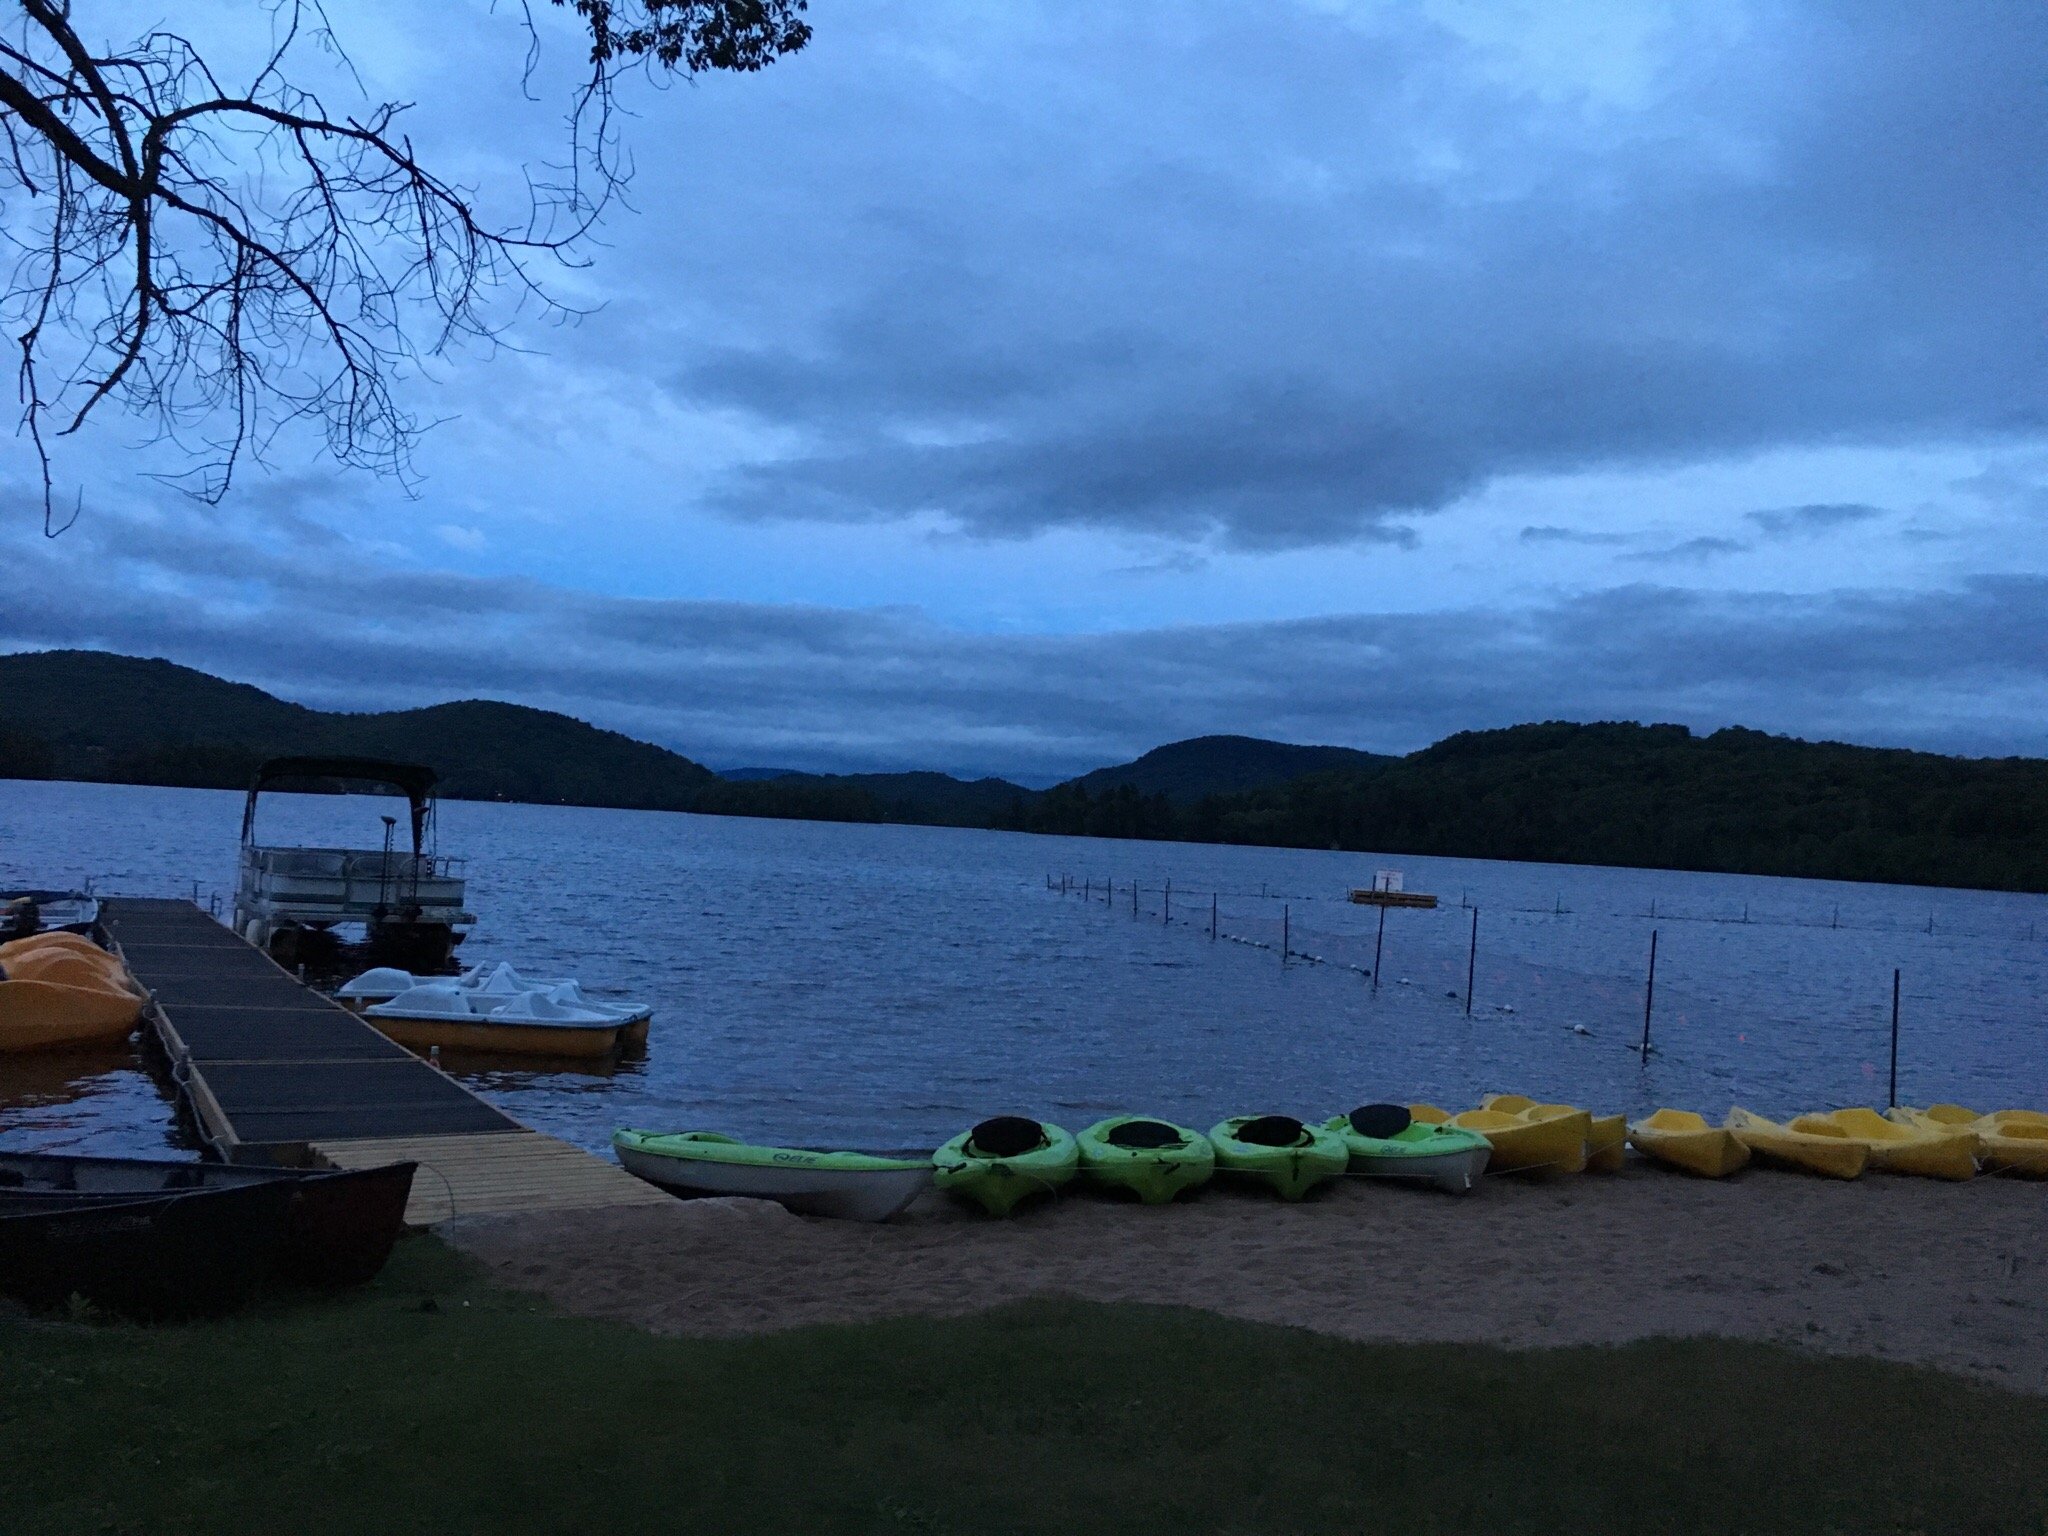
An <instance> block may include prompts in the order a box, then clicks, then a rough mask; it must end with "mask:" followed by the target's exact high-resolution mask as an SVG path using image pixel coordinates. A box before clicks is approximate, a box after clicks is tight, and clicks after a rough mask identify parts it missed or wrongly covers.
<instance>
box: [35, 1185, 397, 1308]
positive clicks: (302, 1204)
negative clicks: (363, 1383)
mask: <svg viewBox="0 0 2048 1536" xmlns="http://www.w3.org/2000/svg"><path fill="white" fill-rule="evenodd" d="M417 1167H418V1164H416V1163H390V1164H387V1165H386V1166H384V1167H382V1168H361V1169H300V1168H265V1167H259V1166H256V1165H254V1164H248V1163H198V1162H171V1161H167V1160H162V1159H155V1158H139V1157H64V1156H58V1155H56V1154H52V1153H41V1152H0V1216H5V1215H11V1214H16V1213H32V1212H36V1211H48V1210H59V1209H78V1208H82V1207H86V1206H91V1205H114V1204H120V1203H123V1202H131V1201H136V1200H150V1199H154V1198H157V1197H159V1196H164V1195H176V1194H182V1193H186V1192H191V1191H199V1190H223V1189H247V1188H250V1187H252V1186H254V1185H258V1184H276V1185H281V1186H283V1187H284V1188H285V1189H286V1190H287V1191H288V1192H289V1193H290V1194H291V1196H292V1201H291V1210H290V1217H289V1220H288V1223H287V1225H286V1229H285V1243H284V1249H283V1251H282V1253H280V1254H279V1255H278V1272H279V1274H280V1275H281V1276H282V1277H284V1278H285V1279H288V1280H293V1281H296V1282H298V1283H299V1284H301V1285H361V1284H363V1283H364V1282H365V1281H368V1280H370V1279H371V1278H373V1277H374V1276H375V1275H376V1273H377V1271H378V1270H380V1269H382V1268H383V1267H384V1261H385V1260H386V1259H387V1258H389V1257H390V1255H391V1245H392V1244H393V1243H395V1242H396V1241H397V1240H398V1234H399V1232H400V1231H401V1230H403V1228H404V1226H405V1203H406V1200H407V1199H408V1198H409V1197H410V1195H411V1193H412V1177H413V1172H414V1170H415V1169H416V1168H417Z"/></svg>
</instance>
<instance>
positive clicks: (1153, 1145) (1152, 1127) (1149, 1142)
mask: <svg viewBox="0 0 2048 1536" xmlns="http://www.w3.org/2000/svg"><path fill="white" fill-rule="evenodd" d="M1102 1139H1103V1140H1104V1141H1106V1142H1108V1143H1109V1144H1110V1145H1111V1146H1113V1147H1136V1148H1139V1149H1141V1150H1156V1149H1158V1148H1160V1147H1178V1146H1180V1145H1182V1144H1183V1143H1184V1142H1186V1140H1187V1138H1186V1137H1185V1136H1183V1135H1181V1133H1180V1132H1179V1131H1177V1130H1175V1129H1174V1128H1173V1127H1172V1126H1170V1125H1168V1124H1167V1123H1166V1122H1165V1121H1163V1120H1126V1121H1125V1122H1124V1123H1123V1124H1122V1125H1119V1126H1116V1127H1114V1128H1112V1129H1111V1130H1109V1131H1106V1132H1104V1133H1103V1137H1102Z"/></svg>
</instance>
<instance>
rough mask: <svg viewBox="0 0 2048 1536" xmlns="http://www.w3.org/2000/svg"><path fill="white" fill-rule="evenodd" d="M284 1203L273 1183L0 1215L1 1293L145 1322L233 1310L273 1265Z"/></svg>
mask: <svg viewBox="0 0 2048 1536" xmlns="http://www.w3.org/2000/svg"><path fill="white" fill-rule="evenodd" d="M292 1195H293V1191H292V1187H291V1185H290V1184H289V1183H286V1182H283V1181H280V1180H275V1179H273V1180H266V1181H264V1182H262V1183H258V1184H246V1185H241V1186H238V1187H227V1188H220V1189H201V1190H191V1191H187V1192H185V1193H182V1194H171V1195H159V1196H157V1197H155V1198H154V1199H146V1200H118V1201H88V1202H85V1203H83V1204H78V1205H74V1206H71V1207H69V1208H65V1209H57V1210H39V1211H30V1212H17V1213H15V1214H13V1215H4V1216H0V1293H4V1294H6V1295H9V1296H12V1297H14V1298H15V1299H16V1300H19V1301H24V1302H27V1303H28V1304H29V1305H31V1306H41V1307H53V1306H63V1305H65V1304H66V1303H68V1302H69V1300H70V1298H71V1297H73V1296H78V1297H82V1298H83V1299H84V1300H86V1301H88V1302H91V1303H92V1304H93V1305H95V1306H97V1307H102V1308H104V1309H106V1310H108V1311H111V1312H118V1313H120V1314H122V1315H123V1316H126V1317H135V1318H140V1319H142V1320H144V1321H157V1320H160V1319H170V1318H181V1317H201V1316H211V1315H215V1314H218V1313H221V1312H228V1311H232V1310H233V1309H234V1308H236V1307H238V1306H240V1305H242V1304H243V1303H244V1302H246V1301H247V1300H249V1298H250V1297H251V1296H252V1295H254V1294H255V1292H256V1290H257V1289H258V1288H259V1287H260V1286H261V1285H262V1284H263V1282H264V1281H265V1280H266V1279H267V1278H269V1276H270V1273H271V1271H272V1269H273V1268H274V1266H275V1265H276V1262H277V1259H278V1256H279V1253H280V1251H281V1250H282V1248H283V1246H284V1241H285V1230H286V1223H287V1221H288V1220H289V1217H290V1213H291V1206H292Z"/></svg>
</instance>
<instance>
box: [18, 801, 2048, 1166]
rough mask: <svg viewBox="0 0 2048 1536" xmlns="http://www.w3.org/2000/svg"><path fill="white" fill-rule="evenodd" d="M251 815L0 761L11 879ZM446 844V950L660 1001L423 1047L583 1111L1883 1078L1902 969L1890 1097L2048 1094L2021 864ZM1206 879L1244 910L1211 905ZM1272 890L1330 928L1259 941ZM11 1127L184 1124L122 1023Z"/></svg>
mask: <svg viewBox="0 0 2048 1536" xmlns="http://www.w3.org/2000/svg"><path fill="white" fill-rule="evenodd" d="M390 808H391V804H390V802H383V801H374V800H368V799H361V798H354V797H350V798H341V797H313V796H284V797H279V798H278V800H277V803H276V806H275V809H274V810H273V809H272V802H271V801H270V800H269V799H268V798H266V800H265V812H266V815H265V821H264V823H263V826H262V828H261V829H260V830H261V832H262V834H263V838H264V840H265V841H273V842H308V843H324V844H328V845H330V846H331V845H335V844H339V843H350V844H353V845H355V846H364V847H373V846H376V844H377V842H378V840H379V838H380V837H381V835H382V829H381V825H380V824H379V822H378V820H377V817H378V815H379V813H380V812H383V811H387V810H389V809H390ZM240 814H241V797H240V796H239V795H236V794H230V793H220V792H213V791H203V790H170V789H144V788H133V787H125V786H114V785H88V784H63V783H28V782H21V781H0V886H7V885H67V884H73V883H84V882H85V881H87V880H90V881H91V882H92V883H93V885H94V887H95V888H96V889H98V890H100V891H102V892H108V893H128V894H132V895H155V896H161V895H172V894H181V895H189V894H191V892H192V891H193V888H194V885H195V882H196V885H197V889H198V894H199V899H200V901H201V902H202V904H204V903H205V902H207V901H208V900H210V899H211V898H212V897H214V896H215V895H216V894H218V896H219V899H220V901H221V902H222V904H223V906H225V904H226V902H227V899H228V895H229V892H230V889H231V885H232V879H233V869H234V856H235V845H236V838H237V834H238V826H239V818H240ZM440 846H441V850H442V851H443V852H444V853H449V854H454V855H457V856H460V857H463V858H466V860H467V874H468V876H469V880H470V905H471V908H472V909H473V910H474V911H476V912H477V913H478V914H479V916H480V919H481V921H480V922H479V923H478V925H477V929H476V932H475V934H474V936H473V937H472V938H471V940H470V941H469V943H468V944H467V945H466V946H465V948H464V951H463V956H464V958H465V959H466V960H499V959H505V960H511V961H513V962H514V963H515V964H517V965H518V966H519V967H520V968H522V969H524V970H527V971H530V972H533V973H536V974H541V975H564V974H566V975H574V976H578V977H580V978H582V980H583V981H584V983H585V984H586V986H589V987H593V988H595V989H597V990H601V991H603V992H605V993H609V994H611V995H614V996H631V997H638V998H645V999H648V1000H651V1001H652V1002H653V1003H654V1004H655V1005H656V1007H657V1009H658V1012H657V1013H656V1015H655V1019H654V1027H653V1032H652V1037H651V1040H650V1044H649V1049H648V1051H647V1053H646V1055H645V1056H644V1058H641V1059H637V1060H628V1061H622V1062H620V1063H619V1064H618V1065H617V1066H616V1067H614V1068H612V1069H610V1070H607V1071H603V1072H591V1071H575V1070H568V1071H560V1070H549V1071H535V1070H531V1069H530V1068H521V1067H518V1066H516V1065H512V1064H508V1063H505V1062H502V1061H498V1062H493V1061H489V1060H464V1059H459V1058H450V1059H448V1060H447V1061H446V1062H444V1065H446V1066H447V1067H448V1068H449V1069H450V1070H451V1071H453V1072H454V1073H455V1074H456V1075H457V1076H459V1077H461V1078H462V1079H463V1080H464V1081H465V1082H467V1083H469V1084H470V1085H471V1086H473V1087H475V1088H477V1089H479V1090H481V1091H482V1092H484V1093H485V1094H486V1095H488V1096H490V1097H492V1098H493V1099H495V1100H497V1101H498V1102H499V1103H501V1104H502V1105H504V1106H505V1107H506V1108H507V1109H508V1110H510V1111H511V1113H513V1114H514V1115H516V1116H518V1117H519V1118H521V1119H523V1120H525V1121H526V1122H528V1123H529V1124H532V1125H535V1126H538V1127H540V1128H542V1129H545V1130H548V1131H552V1132H554V1133H556V1134H558V1135H561V1136H564V1137H567V1138H568V1139H570V1140H572V1141H576V1142H579V1143H581V1144H582V1145H584V1146H588V1147H592V1148H602V1147H603V1146H605V1145H606V1143H607V1141H608V1138H609V1136H610V1133H611V1131H612V1130H613V1128H614V1127H616V1126H621V1125H637V1126H649V1127H659V1128H666V1129H683V1128H702V1129H716V1130H723V1131H727V1132H729V1133H732V1134H735V1135H739V1136H745V1137H750V1138H757V1139H777V1140H784V1141H790V1142H803V1143H813V1144H824V1143H834V1144H841V1145H851V1146H870V1147H910V1146H932V1145H936V1144H937V1143H938V1142H939V1141H941V1140H942V1139H944V1138H945V1137H947V1136H949V1135H951V1134H953V1133H954V1132H955V1131H957V1130H959V1129H961V1128H962V1127H963V1126H965V1125H967V1124H969V1123H971V1122H972V1121H974V1120H976V1119H979V1118H981V1117H983V1116H986V1115H989V1114H993V1113H998V1112H1002V1111H1017V1112H1022V1113H1028V1114H1034V1115H1037V1116H1040V1117H1042V1118H1049V1119H1054V1120H1058V1121H1060V1122H1062V1123H1065V1124H1067V1125H1068V1126H1070V1127H1078V1126H1080V1125H1082V1124H1086V1123H1088V1122H1089V1121H1092V1120H1094V1119H1096V1118H1099V1117H1100V1116H1102V1115H1106V1114H1109V1113H1112V1112H1115V1111H1119V1110H1127V1109H1128V1110H1144V1111H1147V1112H1151V1113H1155V1114H1161V1115H1165V1116H1168V1117H1170V1118H1173V1119H1176V1120H1179V1121H1183V1122H1185V1123H1188V1124H1192V1125H1196V1126H1202V1127H1206V1126H1207V1125H1209V1124H1211V1123H1212V1122H1213V1121H1215V1120H1217V1119H1219V1118H1221V1117H1222V1116H1224V1115H1226V1114H1236V1113H1245V1112H1250V1111H1267V1110H1274V1111H1283V1112H1287V1113H1293V1114H1298V1115H1302V1116H1304V1117H1307V1116H1311V1115H1313V1116H1318V1117H1320V1116H1323V1115H1327V1114H1330V1113H1333V1112H1335V1111H1337V1110H1340V1109H1348V1108H1349V1107H1351V1106H1352V1105H1353V1104H1356V1103H1359V1102H1362V1101H1366V1100H1372V1099H1395V1100H1406V1099H1410V1098H1423V1099H1430V1100H1434V1101H1436V1102H1438V1103H1442V1104H1445V1105H1448V1106H1451V1107H1461V1106H1465V1105H1469V1104H1471V1103H1474V1102H1476V1101H1477V1099H1478V1096H1479V1095H1480V1094H1482V1093H1485V1092H1492V1091H1508V1090H1512V1091H1519V1092H1525V1093H1530V1094H1533V1095H1536V1096H1538V1097H1541V1098H1548V1099H1558V1100H1569V1101H1573V1102H1579V1103H1589V1104H1593V1105H1596V1106H1599V1107H1601V1108H1603V1109H1625V1110H1628V1111H1631V1112H1634V1111H1641V1110H1647V1109H1650V1108H1652V1107H1655V1106H1657V1105H1659V1104H1671V1105H1678V1106H1684V1107H1690V1108H1697V1109H1700V1110H1702V1111H1705V1112H1708V1113H1711V1114H1714V1115H1718V1114H1719V1113H1720V1112H1721V1111H1723V1110H1725V1109H1726V1107H1727V1106H1728V1105H1729V1104H1730V1103H1731V1102H1740V1103H1743V1104H1745V1105H1748V1106H1749V1107H1751V1108H1754V1109H1758V1110H1761V1111H1763V1112H1766V1113H1771V1112H1783V1113H1789V1112H1794V1111H1798V1110H1802V1109H1808V1108H1818V1107H1825V1106H1830V1105H1841V1104H1850V1103H1869V1102H1876V1103H1880V1104H1881V1103H1883V1102H1884V1098H1885V1091H1886V1072H1887V1069H1888V1060H1887V1056H1888V1048H1889V1032H1890V1013H1891V988H1892V971H1893V969H1894V968H1895V967H1896V968H1898V969H1899V970H1900V971H1901V972H1902V1020H1903V1022H1902V1029H1901V1044H1900V1055H1899V1088H1900V1096H1901V1098H1903V1099H1906V1100H1907V1101H1909V1102H1917V1101H1924V1100H1929V1099H1953V1100H1957V1101H1960V1102H1963V1103H1968V1104H1975V1105H1978V1106H1980V1107H1987V1108H1988V1107H1995V1106H2008V1105H2022V1104H2024V1105H2041V1106H2048V1017H2044V1014H2048V1008H2044V998H2048V901H2044V900H2043V899H2042V898H2040V897H2033V896H2014V895H2000V894H1994V893H1988V892H1974V891H1954V890H1925V889H1918V888H1904V887H1892V886H1868V885H1841V884H1832V883H1827V882H1819V881H1795V880H1775V879H1763V878H1748V877H1736V876H1720V875H1692V874H1677V873H1671V872H1668V871H1639V870H1613V869H1598V868H1588V867H1578V866H1558V865H1536V864H1497V863H1487V862H1481V861H1472V860H1452V859H1423V858H1415V857H1406V856H1385V857H1375V856H1371V855H1354V854H1336V853H1317V852H1303V851H1293V850H1281V849H1257V848H1220V847H1206V846H1197V845H1191V844H1180V843H1121V842H1104V841H1100V840H1091V839H1072V838H1048V837H1031V836H1026V835H1023V834H1012V833H997V832H973V831H958V830H951V829H943V828H925V827H862V826H837V825H830V824H826V823H816V822H785V821H758V820H745V819H739V818H721V817H702V816H684V815H667V814H657V813H642V812H632V811H599V810H580V809H570V808H564V807H548V806H523V805H488V804H470V803H462V802H450V803H447V804H445V805H443V806H442V807H441V834H440ZM1380 868H1398V869H1400V870H1402V871H1403V872H1404V873H1405V876H1406V881H1407V888H1408V889H1409V890H1412V891H1417V890H1419V891H1432V892H1435V893H1436V894H1438V895H1439V896H1440V897H1442V898H1443V900H1444V902H1445V905H1444V906H1443V907H1442V908H1440V909H1439V910H1437V911H1434V912H1414V911H1396V912H1393V913H1391V914H1390V915H1389V917H1388V919H1387V923H1386V931H1385V939H1384V943H1385V950H1384V958H1383V963H1382V965H1381V976H1380V983H1381V984H1380V985H1379V986H1378V987H1377V988H1375V987H1374V986H1373V984H1372V982H1371V981H1370V980H1369V979H1368V978H1367V977H1366V976H1365V975H1364V974H1362V972H1363V971H1366V970H1369V969H1371V967H1372V963H1373V953H1374V945H1375V942H1376V938H1377V934H1376V920H1377V914H1376V913H1375V912H1373V911H1372V910H1370V909H1366V908H1362V907H1355V906H1352V905H1350V904H1348V903H1347V902H1346V901H1345V899H1344V897H1345V892H1346V890H1347V889H1348V888H1349V887H1352V886H1357V885H1365V884H1368V883H1370V880H1371V877H1372V875H1373V872H1374V871H1375V869H1380ZM1062 873H1065V874H1070V875H1071V876H1072V877H1073V881H1074V889H1073V892H1072V893H1071V894H1062V892H1061V891H1060V890H1059V889H1058V885H1059V881H1060V877H1061V875H1062ZM1048 880H1050V881H1051V882H1052V888H1050V889H1049V888H1048ZM1084 880H1085V881H1087V882H1089V884H1088V885H1087V886H1086V887H1085V890H1086V892H1087V894H1086V895H1085V896H1084V894H1083V890H1084V887H1083V885H1082V882H1083V881H1084ZM1105 880H1113V881H1114V883H1115V891H1114V894H1113V895H1112V896H1111V898H1110V899H1109V900H1108V901H1107V902H1105V901H1104V900H1103V883H1104V881H1105ZM1133 882H1135V883H1136V885H1137V886H1138V887H1139V897H1138V902H1137V911H1136V913H1135V915H1134V913H1133V909H1132V900H1131V894H1130V887H1131V885H1132V884H1133ZM1169 883H1170V885H1171V891H1172V893H1171V896H1170V897H1168V895H1167V894H1166V887H1167V886H1168V885H1169ZM1470 908H1477V909H1478V915H1477V919H1476V921H1477V929H1478V945H1477V957H1476V964H1475V965H1474V966H1473V1006H1472V1011H1471V1013H1470V1015H1469V1016H1468V1015H1467V1013H1466V1010H1465V1001H1464V989H1465V982H1466V971H1467V961H1468V946H1469V945H1470V942H1471V934H1472V927H1473V924H1474V921H1475V919H1474V914H1473V911H1472V910H1470ZM1212 910H1213V914H1214V920H1215V926H1216V929H1217V931H1218V932H1219V934H1221V935H1225V936H1233V935H1234V936H1235V937H1236V938H1237V939H1238V940H1240V942H1230V941H1229V939H1228V937H1222V938H1219V939H1217V940H1215V941H1212V940H1211V939H1210V937H1209V934H1210V928H1211V918H1212ZM1653 914H1654V915H1653ZM1283 924H1284V926H1285V933H1286V939H1287V947H1288V948H1289V949H1292V950H1297V951H1305V952H1307V953H1308V954H1310V955H1313V956H1316V957H1319V959H1320V960H1321V962H1322V963H1315V962H1312V961H1308V960H1302V959H1293V960H1291V961H1288V962H1286V963H1283V961H1282V959H1281V953H1280V952H1281V947H1282V933H1283ZM1653 930H1655V931H1656V933H1657V936H1658V956H1657V982H1656V994H1655V1002H1654V1010H1653V1017H1652V1031H1653V1040H1654V1043H1655V1046H1656V1050H1655V1051H1654V1052H1653V1054H1652V1055H1651V1056H1650V1057H1649V1059H1648V1061H1647V1063H1645V1062H1644V1061H1643V1059H1642V1058H1641V1057H1640V1055H1639V1054H1638V1053H1637V1050H1636V1047H1637V1044H1638V1042H1639V1040H1640V1037H1641V1033H1642V1028H1643V1007H1644V982H1645V974H1644V973H1645V967H1646V961H1647V958H1648V953H1649V947H1650V939H1651V933H1652V931H1653ZM1259 945H1265V946H1268V947H1264V948H1261V947H1258V946H1259ZM0 1144H5V1145H13V1146H43V1147H64V1148H71V1149H78V1150H84V1149H93V1150H103V1151H105V1150H115V1151H140V1152H155V1151H160V1150H162V1149H163V1148H165V1147H166V1146H176V1145H179V1144H180V1142H179V1133H178V1131H177V1128H176V1124H175V1116H174V1113H173V1109H172V1105H171V1102H170V1100H169V1097H168V1095H167V1093H166V1091H165V1088H164V1085H163V1084H162V1083H160V1082H159V1081H158V1079H157V1078H156V1077H155V1076H154V1075H153V1074H152V1072H151V1071H150V1069H149V1068H148V1066H147V1065H146V1063H145V1062H144V1061H143V1060H142V1059H141V1058H139V1057H136V1056H134V1055H131V1054H128V1053H119V1054H116V1055H114V1056H111V1057H108V1056H99V1057H89V1058H74V1057H43V1058H36V1057H19V1056H16V1057H0Z"/></svg>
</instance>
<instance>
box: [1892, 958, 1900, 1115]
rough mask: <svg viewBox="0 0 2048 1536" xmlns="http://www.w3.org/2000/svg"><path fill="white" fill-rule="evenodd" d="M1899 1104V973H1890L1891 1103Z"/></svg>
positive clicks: (1895, 971)
mask: <svg viewBox="0 0 2048 1536" xmlns="http://www.w3.org/2000/svg"><path fill="white" fill-rule="evenodd" d="M1898 1102H1899V973H1898V971H1897V970H1896V969H1894V970H1893V972H1892V1087H1891V1103H1892V1104H1893V1105H1896V1104H1897V1103H1898Z"/></svg>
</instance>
